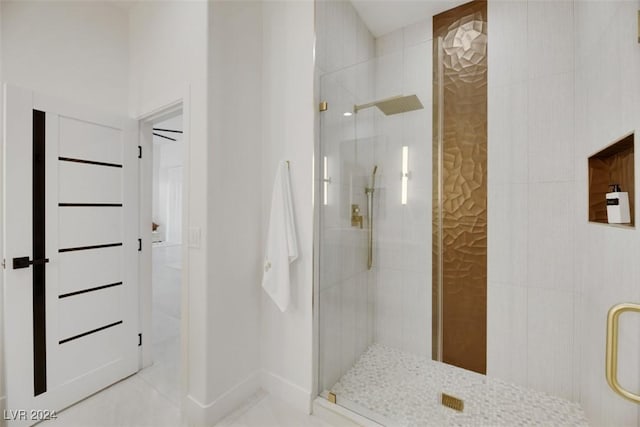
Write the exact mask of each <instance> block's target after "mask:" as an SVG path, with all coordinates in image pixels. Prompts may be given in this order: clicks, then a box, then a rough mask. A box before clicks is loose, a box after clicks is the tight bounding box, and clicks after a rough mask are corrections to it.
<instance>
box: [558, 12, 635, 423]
mask: <svg viewBox="0 0 640 427" xmlns="http://www.w3.org/2000/svg"><path fill="white" fill-rule="evenodd" d="M639 9H640V2H638V1H637V0H634V1H617V2H588V1H576V2H575V3H574V22H575V30H574V33H575V57H574V62H575V68H574V75H575V92H574V102H575V115H574V117H575V118H574V129H575V131H574V132H575V149H574V152H573V158H572V160H573V162H574V165H575V166H574V177H575V178H574V179H575V181H574V183H573V187H572V189H571V190H570V191H571V192H573V193H575V208H574V216H573V221H574V223H575V226H574V232H575V240H574V241H573V247H572V248H571V249H573V251H574V252H575V254H576V256H575V268H574V272H575V273H574V274H575V286H576V289H577V291H578V292H579V294H578V295H577V300H576V313H575V316H576V317H575V324H576V328H575V330H576V335H577V339H578V340H579V347H578V348H577V351H576V360H575V361H574V363H575V364H576V365H577V366H578V371H579V372H578V373H576V377H577V378H576V380H577V388H578V392H579V396H580V401H581V403H582V405H583V406H584V408H585V410H586V411H587V415H588V416H589V420H590V421H591V423H592V425H594V426H603V425H617V426H637V425H639V424H640V418H639V415H640V414H639V413H638V405H636V404H634V403H631V402H628V401H626V400H624V399H622V398H621V397H619V396H618V395H616V394H615V393H614V392H613V391H612V390H611V389H610V388H609V386H608V385H607V383H606V381H605V376H604V363H605V362H604V357H605V352H604V343H605V322H606V313H607V310H608V309H609V308H610V307H611V306H613V305H614V304H617V303H619V302H634V303H639V302H640V286H638V283H640V262H638V254H640V231H639V230H638V229H637V225H636V229H632V230H631V229H616V228H611V227H608V226H603V225H599V224H590V223H587V207H588V192H587V182H588V174H587V167H586V165H587V160H586V159H587V157H588V156H590V155H592V154H593V153H595V152H597V151H599V150H600V149H602V148H603V147H605V146H607V145H608V144H610V143H611V142H613V141H615V140H617V139H619V138H620V137H622V136H624V135H626V134H627V133H629V132H632V131H634V132H635V143H636V147H637V146H638V143H639V139H638V138H639V136H640V134H639V131H640V78H639V76H640V44H638V41H637V35H638V33H637V31H638V23H637V14H638V10H639ZM639 165H640V163H638V155H637V150H636V173H635V177H636V200H638V198H637V194H638V193H637V189H638V188H639V187H638V183H639V182H640V181H639V174H638V166H639ZM637 210H638V207H637V204H636V212H637ZM637 222H638V215H637V213H636V224H637ZM639 317H640V316H637V315H634V314H628V315H625V316H622V318H621V331H620V334H621V335H620V343H621V344H620V356H619V374H618V375H619V378H620V381H621V383H622V384H623V386H624V387H625V388H627V389H629V390H631V391H633V392H634V393H638V390H640V366H638V365H639V364H638V361H639V360H640V319H639Z"/></svg>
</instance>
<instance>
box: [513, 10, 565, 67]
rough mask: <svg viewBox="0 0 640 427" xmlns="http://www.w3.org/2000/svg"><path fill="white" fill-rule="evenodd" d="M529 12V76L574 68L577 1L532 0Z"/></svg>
mask: <svg viewBox="0 0 640 427" xmlns="http://www.w3.org/2000/svg"><path fill="white" fill-rule="evenodd" d="M527 12H528V15H527V18H528V20H527V50H528V51H527V54H528V58H529V61H528V70H529V77H530V78H537V77H541V76H549V75H553V74H557V73H565V72H569V71H572V70H573V1H569V0H556V1H529V2H528V9H527ZM517 31H522V29H519V30H517Z"/></svg>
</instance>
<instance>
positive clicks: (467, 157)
mask: <svg viewBox="0 0 640 427" xmlns="http://www.w3.org/2000/svg"><path fill="white" fill-rule="evenodd" d="M433 28H434V57H433V64H434V67H433V68H434V76H433V77H434V80H433V88H434V90H433V94H434V96H433V98H434V99H433V103H434V105H433V106H434V109H433V111H434V126H433V129H434V134H433V137H434V138H433V140H434V141H433V143H434V146H433V174H434V179H433V182H434V191H433V197H434V200H433V206H434V213H433V214H434V215H433V218H434V227H433V230H434V232H433V249H434V250H433V289H434V298H433V304H434V307H433V313H434V319H433V321H434V322H433V329H434V331H433V332H434V333H433V337H434V342H433V344H434V345H433V348H434V358H436V359H438V360H441V361H443V362H445V363H449V364H452V365H455V366H459V367H461V368H465V369H470V370H473V371H476V372H479V373H486V353H487V351H486V347H487V2H486V1H473V2H471V3H467V4H465V5H462V6H459V7H457V8H455V9H451V10H449V11H447V12H444V13H442V14H440V15H437V16H434V18H433Z"/></svg>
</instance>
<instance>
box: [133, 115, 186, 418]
mask: <svg viewBox="0 0 640 427" xmlns="http://www.w3.org/2000/svg"><path fill="white" fill-rule="evenodd" d="M183 123H184V116H183V112H182V108H181V107H179V108H172V109H170V110H169V111H164V112H163V113H161V114H157V115H154V116H152V117H150V118H147V119H146V120H143V121H141V126H140V131H141V134H140V141H141V142H140V144H141V153H142V159H143V160H142V165H141V201H142V208H141V224H140V227H141V230H142V240H143V242H144V243H143V252H145V250H146V252H147V254H148V255H147V256H146V257H144V259H143V261H142V262H143V264H145V266H144V267H143V268H142V271H143V273H142V274H143V278H142V280H141V283H142V284H143V285H142V287H141V291H142V293H143V295H142V298H141V301H142V305H143V306H142V309H141V313H142V324H143V327H142V330H143V338H144V337H145V336H146V338H144V344H143V350H142V352H141V368H142V369H141V371H140V372H139V376H140V377H141V378H142V379H143V380H144V381H146V382H147V383H148V384H149V385H151V386H152V387H153V388H155V389H156V390H157V391H158V392H159V393H161V394H163V395H164V396H165V397H167V398H168V399H169V400H171V402H172V403H174V404H175V405H177V406H180V402H181V396H182V395H183V392H182V389H183V383H182V379H183V377H184V372H183V364H182V363H181V359H182V356H181V355H182V344H181V343H182V339H181V337H182V335H183V334H182V331H183V322H182V312H183V308H182V304H181V301H182V300H183V297H182V295H183V286H182V285H183V282H184V280H183V277H184V276H183V253H184V251H183V241H184V240H185V239H184V238H183V230H184V224H183V214H184V210H185V209H184V201H185V200H186V197H184V196H183V194H185V185H184V178H183V177H184V175H185V170H186V165H185V158H186V155H185V153H186V151H187V150H186V149H185V144H186V138H185V133H184V127H183ZM145 235H146V238H145ZM145 274H146V277H144V276H145ZM145 329H146V331H145ZM145 332H146V334H145Z"/></svg>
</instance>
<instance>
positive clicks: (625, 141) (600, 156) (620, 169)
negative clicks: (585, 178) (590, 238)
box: [589, 133, 635, 229]
mask: <svg viewBox="0 0 640 427" xmlns="http://www.w3.org/2000/svg"><path fill="white" fill-rule="evenodd" d="M634 177H635V162H634V133H630V134H628V135H626V136H624V137H622V138H620V139H619V140H617V141H615V142H614V143H612V144H610V145H608V146H607V147H605V148H603V149H602V150H600V151H598V152H597V153H595V154H593V155H592V156H591V157H589V222H593V223H600V224H606V225H609V226H614V227H617V228H626V229H629V228H634V226H635V178H634ZM611 184H619V185H620V187H621V188H622V191H624V192H627V193H629V207H630V211H631V212H630V213H631V223H630V224H609V223H608V221H607V202H606V194H607V193H608V192H609V191H610V190H609V185H611Z"/></svg>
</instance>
